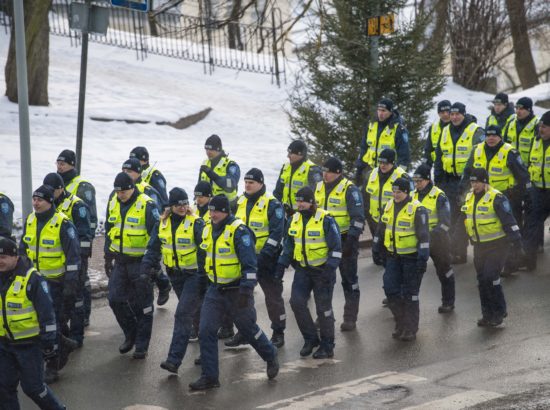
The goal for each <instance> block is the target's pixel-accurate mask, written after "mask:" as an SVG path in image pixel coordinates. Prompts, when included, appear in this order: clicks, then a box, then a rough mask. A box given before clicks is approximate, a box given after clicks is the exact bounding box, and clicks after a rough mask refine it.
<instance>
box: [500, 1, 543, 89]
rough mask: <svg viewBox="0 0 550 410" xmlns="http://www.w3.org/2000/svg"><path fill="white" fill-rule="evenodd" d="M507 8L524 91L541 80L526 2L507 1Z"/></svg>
mask: <svg viewBox="0 0 550 410" xmlns="http://www.w3.org/2000/svg"><path fill="white" fill-rule="evenodd" d="M506 7H507V9H508V15H509V16H510V29H511V32H512V43H513V44H514V53H515V58H514V60H515V63H516V70H517V72H518V77H519V80H520V81H521V86H522V87H523V88H524V89H525V88H531V87H534V86H535V85H537V84H538V83H539V79H538V77H537V70H536V68H535V61H534V60H533V54H532V53H531V46H530V44H529V33H528V31H527V18H526V17H525V4H524V0H506Z"/></svg>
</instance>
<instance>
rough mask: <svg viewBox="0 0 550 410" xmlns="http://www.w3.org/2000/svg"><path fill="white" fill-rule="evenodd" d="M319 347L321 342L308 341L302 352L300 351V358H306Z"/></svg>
mask: <svg viewBox="0 0 550 410" xmlns="http://www.w3.org/2000/svg"><path fill="white" fill-rule="evenodd" d="M317 346H319V340H306V342H305V343H304V346H303V347H302V350H300V356H302V357H306V356H309V355H310V354H311V352H313V349H314V348H316V347H317Z"/></svg>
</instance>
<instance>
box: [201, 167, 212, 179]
mask: <svg viewBox="0 0 550 410" xmlns="http://www.w3.org/2000/svg"><path fill="white" fill-rule="evenodd" d="M201 172H204V173H205V174H206V175H208V176H209V177H211V176H212V174H214V171H212V169H211V168H210V167H208V166H206V165H201Z"/></svg>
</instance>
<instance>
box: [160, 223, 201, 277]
mask: <svg viewBox="0 0 550 410" xmlns="http://www.w3.org/2000/svg"><path fill="white" fill-rule="evenodd" d="M197 219H198V216H195V215H186V216H185V219H184V220H183V221H182V222H181V223H180V224H179V225H178V227H177V228H176V231H175V232H174V235H173V237H172V220H171V218H166V219H165V220H163V221H160V223H159V234H158V236H159V239H160V242H161V244H162V246H161V251H162V260H163V262H164V265H165V266H167V267H169V268H173V267H177V268H179V269H197V268H198V265H197V244H196V243H195V236H194V227H195V221H196V220H197ZM174 252H175V253H174Z"/></svg>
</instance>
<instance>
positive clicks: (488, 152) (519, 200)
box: [461, 125, 533, 276]
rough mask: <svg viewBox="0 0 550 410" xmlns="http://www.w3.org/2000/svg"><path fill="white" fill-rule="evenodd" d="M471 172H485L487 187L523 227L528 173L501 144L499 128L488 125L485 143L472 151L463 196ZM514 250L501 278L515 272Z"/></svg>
mask: <svg viewBox="0 0 550 410" xmlns="http://www.w3.org/2000/svg"><path fill="white" fill-rule="evenodd" d="M473 168H485V169H486V170H487V172H488V174H489V184H490V185H491V187H493V188H495V189H496V190H498V191H500V192H501V193H502V194H503V195H505V196H506V198H508V201H509V202H510V205H511V207H512V213H513V214H514V218H515V219H516V221H517V222H518V225H519V226H520V228H521V227H522V226H523V198H524V196H525V194H526V193H527V192H528V193H529V194H530V195H531V196H532V194H533V193H532V185H531V181H530V178H529V171H527V168H526V166H525V164H524V163H523V161H522V160H521V157H520V154H519V152H518V151H517V150H516V149H514V148H513V147H512V145H510V144H508V143H505V142H503V140H502V132H501V130H500V128H499V126H498V125H489V126H488V127H487V129H486V130H485V142H481V143H479V144H478V145H477V146H476V147H475V149H474V150H473V151H472V154H471V156H470V159H469V160H468V163H467V164H466V167H465V168H464V175H463V177H462V181H461V185H462V192H466V191H467V189H466V184H468V181H469V179H470V174H471V172H472V169H473ZM516 251H517V249H511V252H510V254H509V255H508V257H507V261H506V265H505V268H504V271H503V275H504V276H505V275H507V274H510V273H512V272H514V271H516V270H517V269H518V267H519V266H520V265H521V263H522V261H519V260H518V256H517V255H516Z"/></svg>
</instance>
